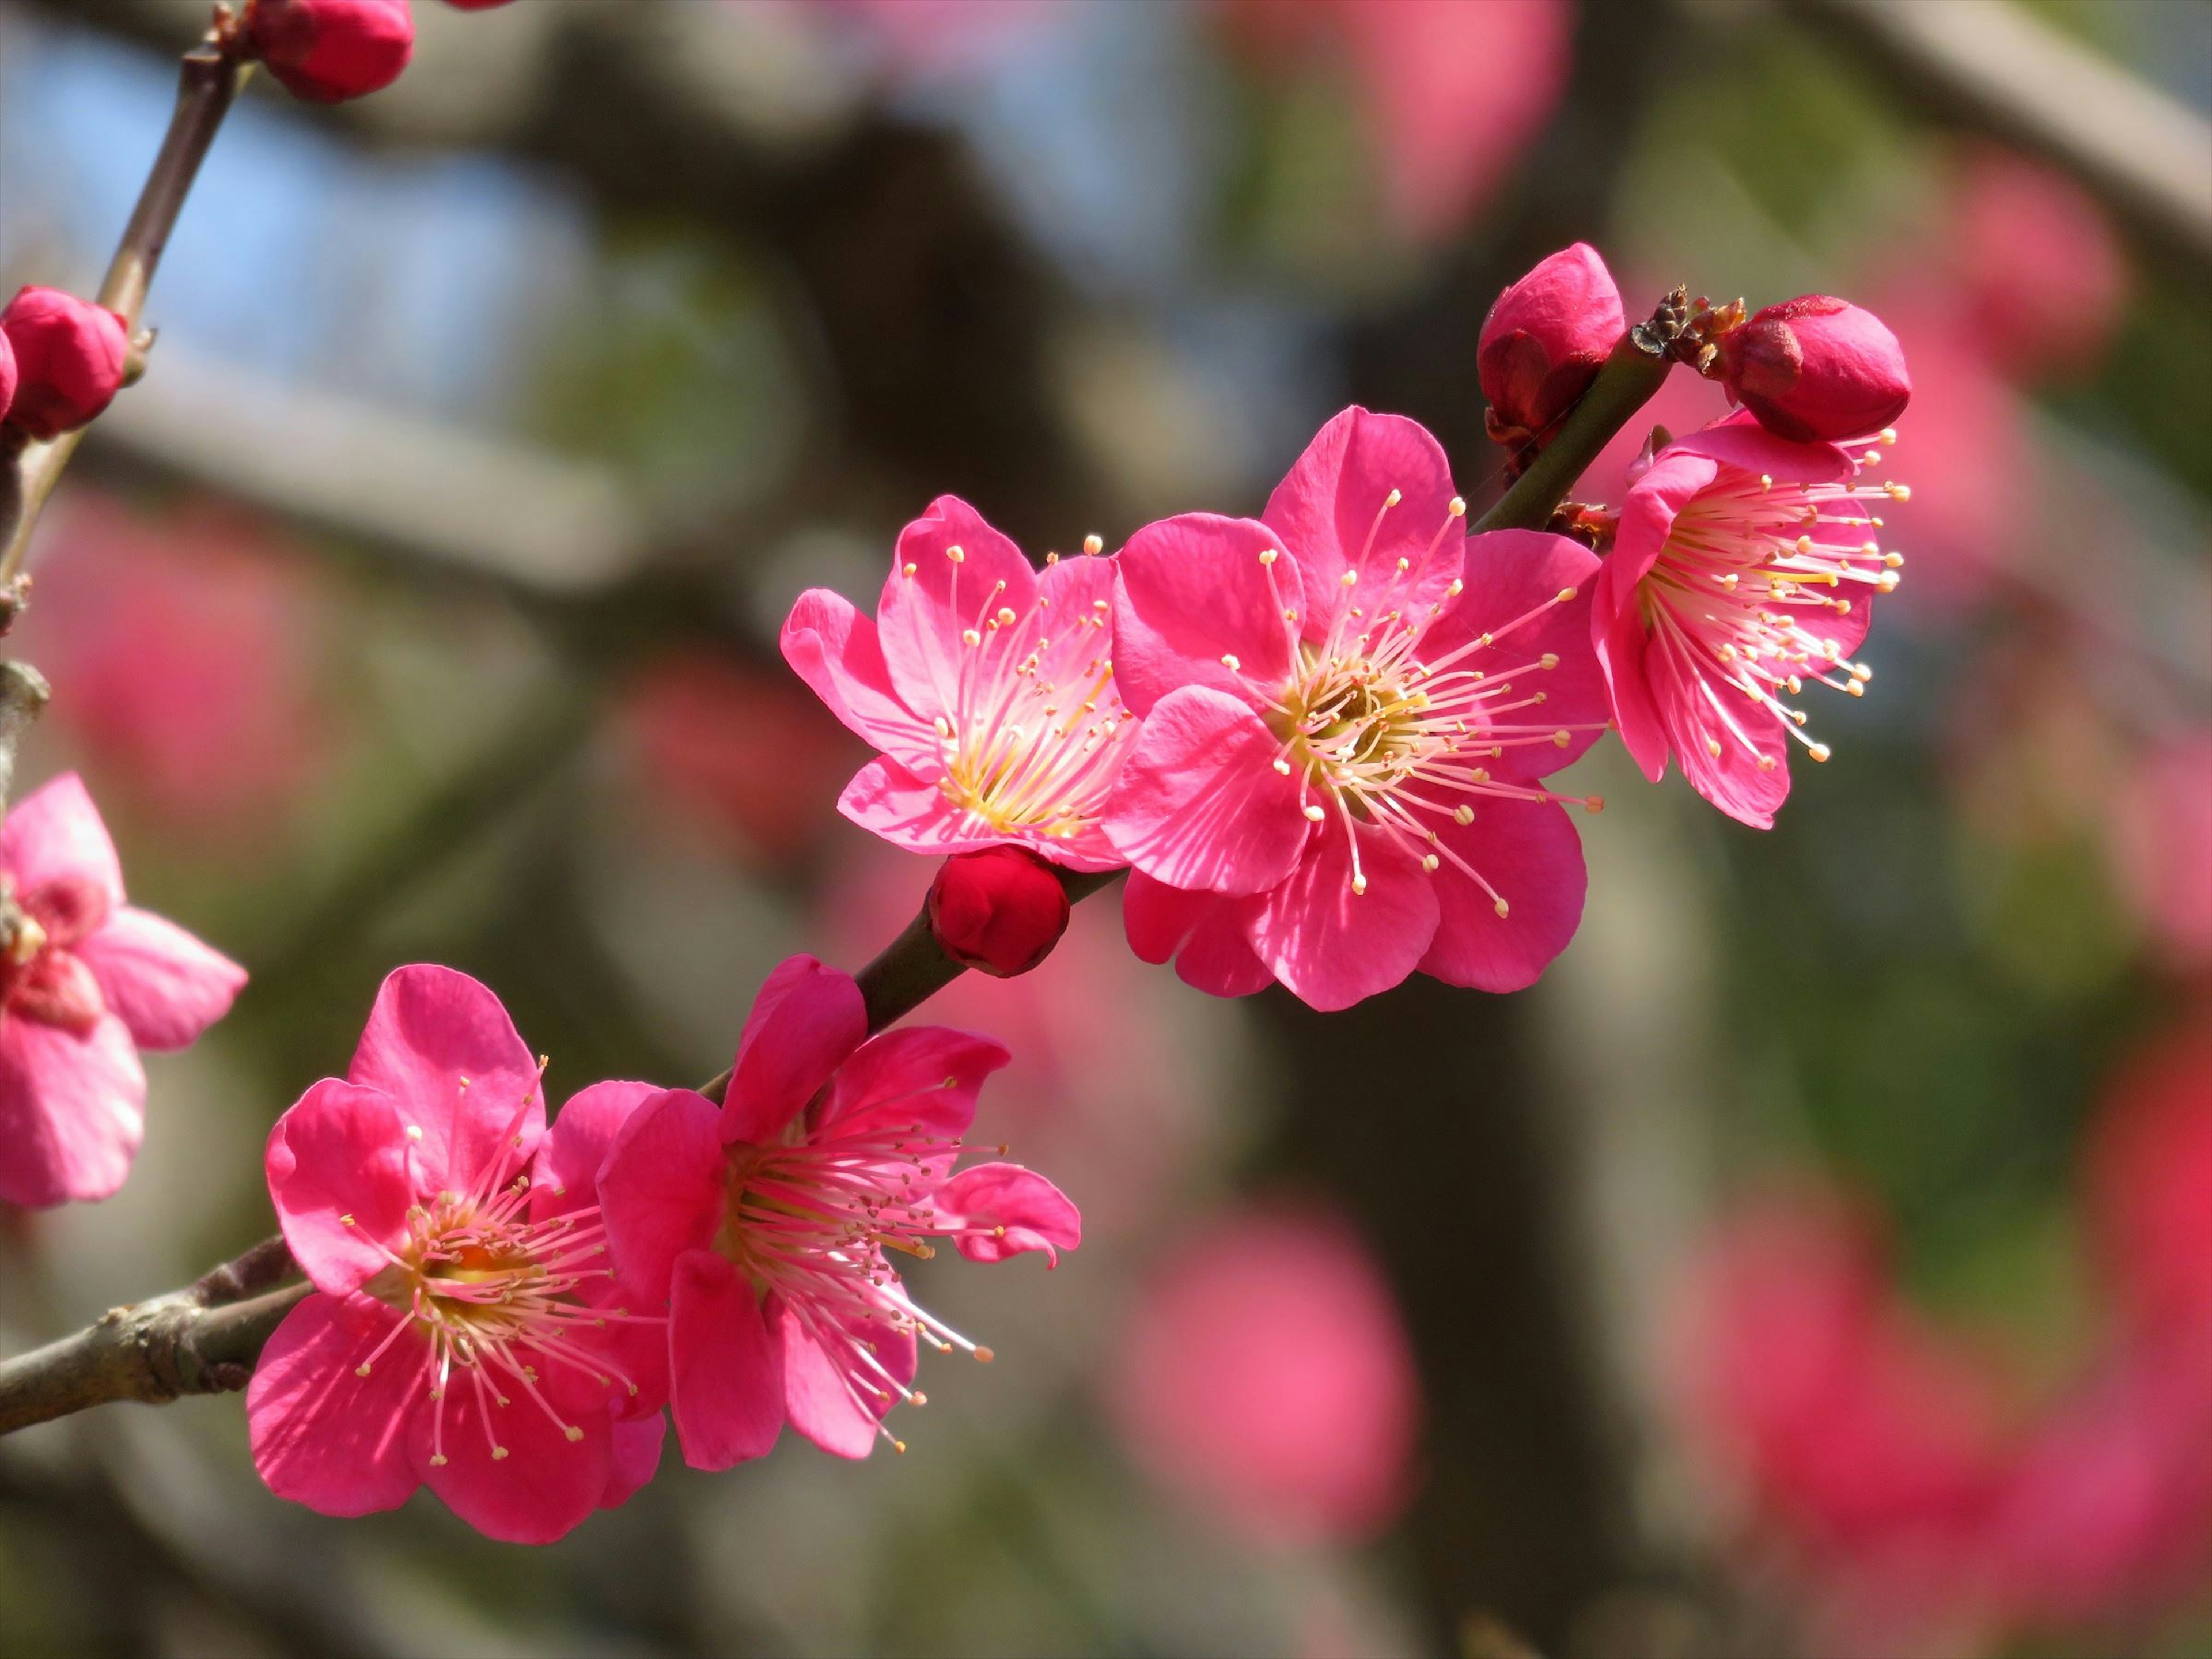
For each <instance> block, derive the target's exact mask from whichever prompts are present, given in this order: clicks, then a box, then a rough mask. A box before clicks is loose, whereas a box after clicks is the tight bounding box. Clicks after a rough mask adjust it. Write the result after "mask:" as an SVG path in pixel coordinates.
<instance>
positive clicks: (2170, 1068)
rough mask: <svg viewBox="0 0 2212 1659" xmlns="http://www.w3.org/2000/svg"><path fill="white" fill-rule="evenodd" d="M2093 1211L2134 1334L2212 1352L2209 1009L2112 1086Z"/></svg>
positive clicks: (2094, 1160)
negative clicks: (2188, 1338)
mask: <svg viewBox="0 0 2212 1659" xmlns="http://www.w3.org/2000/svg"><path fill="white" fill-rule="evenodd" d="M2089 1212H2090V1220H2091V1224H2092V1226H2093V1231H2094V1237H2096V1239H2097V1242H2098V1245H2099V1249H2100V1253H2101V1255H2102V1257H2103V1260H2104V1265H2105V1267H2106V1271H2107V1273H2109V1274H2110V1276H2111V1278H2112V1281H2113V1283H2114V1284H2115V1285H2117V1286H2118V1289H2119V1291H2120V1293H2121V1297H2122V1299H2123V1303H2124V1307H2125V1309H2126V1310H2127V1312H2128V1314H2129V1316H2130V1322H2131V1324H2132V1326H2133V1328H2135V1329H2136V1330H2137V1331H2138V1332H2140V1333H2142V1334H2146V1335H2148V1336H2157V1335H2161V1334H2173V1333H2187V1332H2195V1333H2197V1334H2200V1335H2201V1336H2202V1337H2203V1340H2205V1341H2206V1342H2207V1343H2208V1344H2212V1010H2206V1011H2204V1012H2200V1013H2199V1014H2198V1015H2197V1017H2196V1018H2194V1019H2192V1020H2190V1021H2187V1022H2185V1024H2182V1025H2180V1026H2179V1027H2178V1028H2176V1029H2175V1030H2172V1031H2169V1032H2167V1033H2166V1034H2165V1035H2164V1036H2160V1037H2159V1038H2158V1039H2157V1040H2155V1041H2154V1042H2152V1043H2151V1044H2149V1045H2148V1047H2146V1048H2143V1049H2142V1050H2141V1051H2140V1052H2138V1053H2137V1054H2136V1055H2135V1056H2134V1057H2133V1058H2132V1059H2131V1060H2130V1061H2129V1062H2128V1063H2127V1064H2126V1065H2125V1066H2124V1067H2123V1068H2122V1069H2121V1070H2120V1072H2119V1073H2118V1074H2117V1075H2116V1076H2115V1077H2114V1079H2112V1082H2111V1083H2110V1084H2109V1085H2107V1087H2106V1091H2105V1102H2104V1104H2103V1106H2102V1108H2101V1109H2100V1115H2099V1118H2098V1121H2097V1125H2096V1129H2095V1135H2094V1139H2093V1141H2092V1143H2091V1162H2090V1165H2089Z"/></svg>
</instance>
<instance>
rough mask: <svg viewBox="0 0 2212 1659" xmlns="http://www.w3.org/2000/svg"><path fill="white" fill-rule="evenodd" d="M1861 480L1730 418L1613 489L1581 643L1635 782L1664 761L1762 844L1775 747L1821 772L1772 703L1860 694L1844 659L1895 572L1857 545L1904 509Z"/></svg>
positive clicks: (1817, 747)
mask: <svg viewBox="0 0 2212 1659" xmlns="http://www.w3.org/2000/svg"><path fill="white" fill-rule="evenodd" d="M1872 453H1874V452H1869V455H1871V454H1872ZM1863 464H1864V463H1863V462H1862V461H1861V460H1860V459H1857V458H1854V457H1853V456H1851V455H1850V454H1848V453H1845V452H1844V450H1842V449H1839V448H1838V447H1835V446H1833V445H1830V444H1794V443H1790V442H1787V441H1784V440H1783V439H1780V438H1778V437H1775V436H1774V435H1772V434H1771V433H1768V432H1763V431H1761V430H1760V429H1759V428H1758V427H1756V426H1754V425H1753V424H1752V423H1751V422H1750V420H1749V418H1748V417H1747V416H1733V417H1731V418H1730V419H1729V420H1727V421H1724V422H1721V423H1720V424H1718V425H1717V426H1711V427H1708V428H1705V429H1704V430H1702V431H1699V432H1695V433H1692V434H1691V435H1689V436H1687V437H1685V438H1678V439H1676V440H1675V441H1674V442H1673V443H1671V444H1669V445H1668V447H1667V448H1666V449H1664V450H1663V451H1662V452H1661V453H1660V454H1659V455H1658V457H1657V458H1656V459H1655V460H1654V461H1653V462H1652V464H1651V465H1650V469H1649V470H1648V471H1645V472H1644V474H1643V476H1642V477H1638V479H1637V480H1636V482H1635V483H1633V484H1632V485H1631V486H1630V487H1629V490H1628V494H1627V495H1626V498H1625V499H1624V500H1623V501H1622V503H1621V508H1620V526H1619V530H1618V534H1617V538H1616V540H1615V544H1614V548H1613V556H1612V557H1610V558H1609V559H1607V561H1606V562H1605V568H1604V570H1603V571H1602V572H1601V573H1600V574H1599V576H1598V580H1597V603H1596V609H1595V613H1594V615H1593V617H1592V620H1591V629H1592V634H1591V637H1592V639H1593V641H1595V646H1596V650H1597V656H1598V660H1599V661H1600V662H1601V664H1602V665H1603V666H1604V670H1605V676H1606V680H1607V684H1609V685H1610V686H1611V687H1612V690H1613V712H1614V715H1615V717H1616V718H1617V720H1619V722H1620V736H1621V740H1622V742H1624V743H1625V744H1626V745H1627V747H1628V751H1629V753H1630V754H1632V756H1634V757H1635V758H1636V762H1637V764H1638V765H1639V766H1640V767H1642V768H1643V769H1644V775H1646V776H1647V777H1649V778H1650V779H1651V781H1653V782H1655V783H1656V782H1657V781H1659V779H1660V778H1662V776H1664V775H1665V774H1666V770H1667V759H1668V755H1669V754H1670V753H1671V754H1672V755H1673V756H1674V759H1675V760H1676V761H1677V762H1678V763H1680V766H1681V768H1682V773H1683V775H1684V776H1686V778H1688V779H1689V781H1690V786H1691V787H1692V788H1693V789H1695V790H1696V791H1697V792H1698V793H1699V794H1700V795H1703V796H1704V797H1705V799H1707V800H1709V801H1711V803H1712V804H1713V805H1716V806H1717V807H1719V808H1720V809H1721V811H1723V812H1726V813H1727V814H1728V815H1729V817H1733V818H1736V819H1739V820H1741V822H1743V823H1748V824H1752V825H1753V826H1755V827H1756V828H1759V829H1770V828H1771V827H1772V825H1773V823H1774V814H1775V811H1776V810H1777V809H1778V807H1779V806H1780V805H1782V802H1783V800H1784V798H1785V797H1786V796H1787V795H1788V794H1789V793H1790V769H1789V761H1788V755H1789V744H1788V742H1787V741H1786V739H1788V738H1795V739H1796V741H1798V742H1799V743H1802V744H1804V745H1805V747H1806V751H1807V752H1808V754H1810V755H1811V756H1812V757H1813V758H1814V760H1816V761H1824V760H1826V759H1827V757H1828V748H1827V745H1826V744H1822V743H1816V742H1814V740H1813V739H1811V738H1808V737H1807V736H1806V735H1805V734H1804V732H1803V731H1802V729H1801V728H1802V726H1803V724H1804V719H1805V716H1804V714H1802V711H1800V710H1798V709H1796V708H1792V707H1790V704H1788V703H1787V702H1784V697H1794V696H1796V695H1797V694H1798V693H1799V692H1800V691H1801V690H1802V684H1803V682H1804V681H1805V680H1808V679H1813V680H1818V681H1819V682H1820V684H1823V685H1826V686H1828V687H1830V688H1831V689H1832V690H1839V691H1846V692H1849V693H1850V695H1851V696H1860V695H1861V694H1862V687H1863V684H1864V683H1865V682H1866V681H1867V680H1868V679H1869V678H1871V671H1869V669H1867V668H1866V667H1864V666H1863V665H1861V664H1858V663H1855V662H1853V661H1852V660H1851V659H1850V655H1849V653H1850V652H1852V651H1853V650H1856V649H1857V647H1858V644H1859V642H1860V641H1862V640H1863V639H1864V638H1865V637H1866V631H1867V623H1868V620H1869V612H1870V610H1871V603H1870V602H1871V599H1872V596H1873V595H1874V594H1875V593H1886V592H1889V591H1890V590H1891V589H1892V588H1893V587H1894V586H1896V585H1897V572H1896V567H1897V566H1899V565H1900V564H1902V563H1903V562H1904V560H1903V559H1902V558H1901V557H1900V556H1898V555H1897V554H1894V553H1890V554H1885V553H1883V552H1882V551H1881V548H1880V547H1879V546H1878V544H1876V542H1875V531H1876V528H1877V526H1879V524H1880V522H1881V520H1880V513H1881V509H1882V508H1883V507H1887V505H1888V504H1889V503H1890V502H1891V501H1893V500H1898V499H1903V498H1904V497H1905V495H1908V494H1909V493H1910V492H1909V491H1907V490H1906V489H1905V486H1903V485H1902V484H1887V483H1885V484H1882V485H1879V486H1876V485H1867V484H1861V483H1857V482H1856V479H1857V474H1858V471H1859V470H1860V468H1861V466H1862V465H1863Z"/></svg>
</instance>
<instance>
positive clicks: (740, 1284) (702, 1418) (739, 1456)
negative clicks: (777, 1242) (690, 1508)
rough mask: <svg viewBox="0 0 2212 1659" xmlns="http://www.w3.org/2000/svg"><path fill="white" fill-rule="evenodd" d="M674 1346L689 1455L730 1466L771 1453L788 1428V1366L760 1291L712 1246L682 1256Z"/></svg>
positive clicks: (693, 1460) (673, 1375)
mask: <svg viewBox="0 0 2212 1659" xmlns="http://www.w3.org/2000/svg"><path fill="white" fill-rule="evenodd" d="M668 1352H669V1376H670V1383H671V1388H670V1394H669V1403H670V1406H671V1410H672V1414H673V1415H674V1417H675V1419H676V1434H677V1438H678V1439H679V1440H680V1441H682V1442H683V1445H684V1462H687V1463H689V1464H690V1466H691V1467H692V1468H695V1469H726V1468H730V1467H731V1466H732V1464H736V1463H742V1462H746V1461H747V1460H748V1459H750V1458H755V1457H764V1456H766V1455H768V1453H769V1450H770V1449H772V1448H773V1447H774V1446H775V1439H776V1436H777V1435H778V1434H780V1433H781V1432H782V1430H783V1380H782V1376H781V1371H782V1367H781V1364H779V1363H778V1359H779V1356H778V1353H777V1352H776V1347H775V1340H774V1338H773V1337H772V1335H771V1334H770V1333H769V1327H768V1323H767V1321H766V1320H765V1319H764V1318H763V1316H762V1313H761V1305H760V1297H759V1293H758V1292H757V1291H755V1290H754V1289H753V1287H752V1286H751V1285H749V1284H747V1283H746V1282H745V1280H744V1279H742V1278H740V1277H739V1276H738V1270H737V1269H736V1268H735V1267H732V1266H731V1265H730V1264H729V1263H728V1262H727V1261H724V1260H723V1259H722V1258H721V1257H720V1256H719V1255H715V1254H714V1251H712V1250H692V1251H690V1252H689V1253H687V1254H685V1255H682V1256H680V1257H678V1259H677V1262H676V1278H675V1296H674V1298H673V1299H672V1300H671V1302H670V1304H669V1316H668Z"/></svg>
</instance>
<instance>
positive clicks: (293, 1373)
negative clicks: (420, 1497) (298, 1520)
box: [246, 1294, 430, 1516]
mask: <svg viewBox="0 0 2212 1659" xmlns="http://www.w3.org/2000/svg"><path fill="white" fill-rule="evenodd" d="M398 1319H399V1313H398V1310H396V1309H392V1308H388V1307H386V1305H385V1304H383V1303H381V1302H379V1301H376V1300H375V1299H374V1298H373V1297H366V1296H351V1297H343V1298H340V1297H333V1296H324V1295H321V1294H316V1295H313V1296H310V1297H307V1300H306V1301H304V1302H302V1303H301V1304H300V1305H299V1306H298V1307H296V1308H295V1309H293V1310H292V1311H291V1312H290V1313H289V1314H287V1315H285V1316H284V1322H283V1324H281V1325H279V1326H278V1327H277V1328H276V1334H274V1335H272V1336H271V1337H270V1339H269V1343H268V1346H266V1347H264V1348H263V1349H262V1351H261V1359H260V1363H259V1364H257V1365H256V1366H255V1367H254V1368H253V1380H252V1382H251V1383H248V1384H247V1385H246V1431H247V1433H248V1435H249V1436H250V1437H251V1438H252V1445H253V1467H254V1468H255V1469H256V1470H257V1471H258V1473H259V1474H260V1476H261V1478H262V1480H264V1481H266V1482H267V1483H268V1486H269V1490H270V1491H271V1492H275V1493H276V1496H277V1497H279V1498H289V1500H290V1501H292V1502H293V1503H295V1504H306V1505H307V1507H308V1508H309V1509H311V1510H316V1511H318V1512H319V1513H320V1514H323V1515H342V1516H354V1515H369V1514H373V1513H374V1512H375V1511H376V1510H394V1509H398V1507H399V1506H400V1505H401V1504H404V1503H405V1502H406V1501H407V1499H408V1497H409V1495H410V1493H412V1492H414V1490H415V1488H416V1485H417V1482H416V1478H415V1468H414V1465H413V1463H412V1462H410V1460H409V1458H408V1455H407V1431H408V1425H409V1420H410V1418H411V1417H412V1416H413V1414H414V1413H415V1411H416V1408H417V1407H418V1406H420V1405H422V1404H424V1403H426V1402H427V1389H428V1381H429V1379H428V1365H429V1358H430V1355H429V1345H428V1343H426V1342H424V1341H422V1340H420V1339H419V1338H410V1337H406V1336H403V1337H401V1338H400V1339H399V1340H398V1341H397V1342H394V1343H393V1344H392V1346H390V1347H389V1348H386V1350H385V1351H384V1352H383V1354H382V1355H381V1356H380V1358H378V1359H377V1360H376V1361H375V1363H374V1364H373V1365H371V1367H370V1370H369V1374H368V1376H361V1375H360V1373H359V1368H360V1367H361V1366H362V1364H365V1363H367V1362H368V1357H369V1355H370V1354H371V1353H373V1352H374V1351H375V1349H376V1346H377V1344H379V1343H380V1342H381V1341H383V1340H384V1339H385V1338H386V1336H387V1335H389V1334H391V1330H392V1326H393V1325H394V1324H395V1323H396V1322H398Z"/></svg>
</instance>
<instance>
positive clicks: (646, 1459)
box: [599, 1412, 668, 1510]
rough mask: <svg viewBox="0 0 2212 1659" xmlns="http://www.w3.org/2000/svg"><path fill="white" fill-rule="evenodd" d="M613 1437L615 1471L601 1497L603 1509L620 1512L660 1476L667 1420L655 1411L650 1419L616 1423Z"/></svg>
mask: <svg viewBox="0 0 2212 1659" xmlns="http://www.w3.org/2000/svg"><path fill="white" fill-rule="evenodd" d="M613 1435H614V1445H613V1452H614V1471H613V1473H612V1474H610V1475H609V1476H608V1477H607V1489H606V1491H605V1492H602V1493H600V1494H599V1507H600V1508H601V1509H603V1510H618V1509H620V1508H621V1507H622V1506H623V1504H627V1503H629V1500H630V1499H631V1498H635V1497H636V1496H637V1494H638V1493H639V1492H641V1491H643V1490H644V1488H645V1486H646V1483H647V1481H649V1480H652V1479H653V1476H654V1475H655V1474H659V1471H660V1450H661V1448H662V1446H663V1445H665V1443H667V1440H668V1419H666V1418H665V1417H663V1416H662V1415H661V1414H660V1413H659V1412H655V1413H653V1415H652V1416H650V1417H641V1418H638V1419H635V1420H633V1421H630V1422H627V1423H617V1424H615V1425H614V1427H613Z"/></svg>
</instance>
